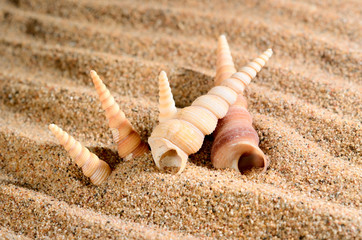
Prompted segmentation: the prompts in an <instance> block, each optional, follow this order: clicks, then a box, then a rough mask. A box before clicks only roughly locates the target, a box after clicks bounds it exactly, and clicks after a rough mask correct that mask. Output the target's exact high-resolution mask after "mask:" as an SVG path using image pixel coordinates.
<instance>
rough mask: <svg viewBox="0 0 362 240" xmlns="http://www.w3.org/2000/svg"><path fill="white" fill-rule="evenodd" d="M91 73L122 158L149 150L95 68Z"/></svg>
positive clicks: (138, 154) (135, 155) (139, 154)
mask: <svg viewBox="0 0 362 240" xmlns="http://www.w3.org/2000/svg"><path fill="white" fill-rule="evenodd" d="M90 74H91V77H92V79H93V83H94V86H95V88H96V90H97V93H98V96H99V99H100V101H101V104H102V108H103V110H105V112H106V117H107V119H108V124H109V127H110V128H111V130H112V134H113V140H114V142H115V143H116V144H117V150H118V154H119V156H120V157H121V158H124V157H127V156H131V157H138V156H141V155H142V154H144V153H145V152H147V151H148V146H147V145H146V144H145V143H144V142H142V141H141V138H140V136H139V134H138V133H137V132H136V131H135V130H134V129H133V127H132V125H131V123H130V122H129V121H128V119H127V118H126V116H125V115H124V113H123V111H122V110H120V108H119V106H118V104H117V103H116V102H115V100H114V98H113V96H112V95H111V93H110V92H109V90H108V89H107V87H106V86H105V85H104V83H103V82H102V80H101V79H100V78H99V76H98V74H97V73H96V72H95V71H94V70H92V71H91V72H90ZM131 154H132V155H131Z"/></svg>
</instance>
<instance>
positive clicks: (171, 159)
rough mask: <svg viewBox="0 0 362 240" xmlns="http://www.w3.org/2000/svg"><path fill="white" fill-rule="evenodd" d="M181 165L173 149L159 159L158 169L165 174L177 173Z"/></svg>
mask: <svg viewBox="0 0 362 240" xmlns="http://www.w3.org/2000/svg"><path fill="white" fill-rule="evenodd" d="M181 165H182V159H181V157H180V156H179V155H178V153H177V151H176V150H174V149H171V150H169V151H167V152H165V153H164V154H162V156H161V158H160V167H161V169H164V170H165V171H166V172H170V173H177V172H178V171H179V170H180V168H181Z"/></svg>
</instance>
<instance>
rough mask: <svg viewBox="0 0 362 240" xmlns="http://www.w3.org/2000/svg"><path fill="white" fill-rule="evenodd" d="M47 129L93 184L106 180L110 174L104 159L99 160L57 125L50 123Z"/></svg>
mask: <svg viewBox="0 0 362 240" xmlns="http://www.w3.org/2000/svg"><path fill="white" fill-rule="evenodd" d="M49 129H50V131H51V132H52V133H53V134H54V135H55V137H56V138H57V139H58V141H59V142H60V144H61V145H63V147H64V148H65V150H66V151H67V152H68V153H69V155H70V157H71V158H72V159H73V160H74V162H75V163H76V164H77V165H78V166H79V167H81V168H82V170H83V173H84V175H85V176H86V177H89V178H90V180H91V182H92V183H93V184H95V185H100V184H102V183H103V182H105V181H106V180H107V178H108V177H109V175H110V174H111V168H110V167H109V165H108V164H107V163H106V162H105V161H103V160H100V159H99V158H98V157H97V156H96V155H95V154H93V153H91V152H90V151H89V150H88V149H87V148H86V147H84V146H82V144H81V143H80V142H78V141H77V140H75V139H74V138H73V137H72V136H70V135H69V134H68V133H66V132H65V131H63V130H62V129H61V128H60V127H58V126H57V125H55V124H50V125H49Z"/></svg>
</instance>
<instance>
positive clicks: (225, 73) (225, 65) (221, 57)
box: [215, 35, 236, 86]
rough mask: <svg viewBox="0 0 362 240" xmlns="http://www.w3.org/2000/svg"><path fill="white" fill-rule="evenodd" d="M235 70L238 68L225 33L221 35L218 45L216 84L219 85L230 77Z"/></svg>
mask: <svg viewBox="0 0 362 240" xmlns="http://www.w3.org/2000/svg"><path fill="white" fill-rule="evenodd" d="M235 72H236V69H235V66H234V62H233V58H232V56H231V52H230V48H229V44H228V42H227V40H226V37H225V35H221V36H220V37H219V41H218V45H217V61H216V75H215V85H216V86H217V85H219V84H220V83H221V82H222V81H224V80H225V79H227V78H229V77H230V76H231V75H233V74H234V73H235Z"/></svg>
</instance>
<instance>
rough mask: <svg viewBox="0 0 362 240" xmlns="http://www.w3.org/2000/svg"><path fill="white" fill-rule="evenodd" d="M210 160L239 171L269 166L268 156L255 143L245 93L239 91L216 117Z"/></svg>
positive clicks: (214, 163)
mask: <svg viewBox="0 0 362 240" xmlns="http://www.w3.org/2000/svg"><path fill="white" fill-rule="evenodd" d="M214 136H215V139H214V143H213V145H212V149H211V161H212V164H213V165H214V167H215V168H227V167H229V168H233V169H236V170H237V171H240V172H241V173H244V172H245V171H248V170H250V169H252V168H254V167H255V168H261V169H262V170H263V171H265V170H266V168H267V166H268V161H267V158H266V157H265V155H264V153H263V152H262V151H261V149H260V148H259V147H258V144H259V137H258V134H257V132H256V131H255V129H254V128H253V126H252V117H251V115H250V114H249V112H248V111H247V102H246V99H245V97H243V96H242V95H239V96H238V98H237V100H236V102H235V103H234V104H233V105H231V106H230V108H229V111H228V113H227V114H226V116H225V117H224V118H222V119H221V120H219V123H218V125H217V128H216V130H215V132H214Z"/></svg>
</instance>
